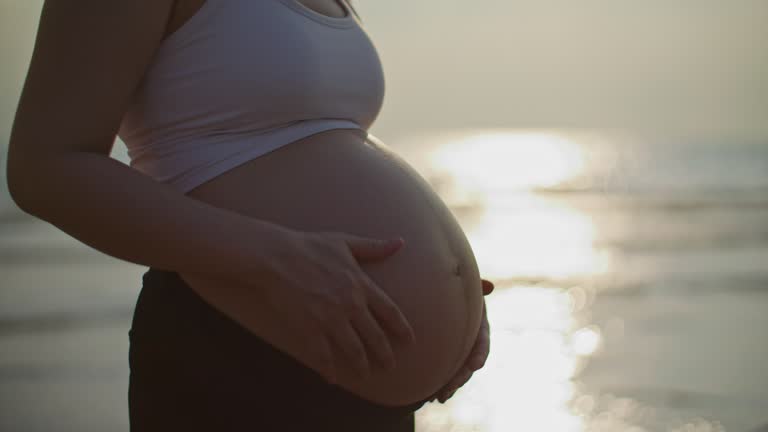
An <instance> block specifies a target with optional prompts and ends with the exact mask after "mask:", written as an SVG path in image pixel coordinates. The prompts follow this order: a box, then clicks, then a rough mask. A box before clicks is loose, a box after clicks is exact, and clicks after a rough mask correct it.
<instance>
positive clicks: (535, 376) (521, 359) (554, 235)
mask: <svg viewBox="0 0 768 432" xmlns="http://www.w3.org/2000/svg"><path fill="white" fill-rule="evenodd" d="M431 164H432V166H431V167H430V169H431V172H434V173H438V175H439V174H442V175H444V176H445V175H447V176H449V177H450V181H451V184H452V187H453V189H452V190H451V191H450V193H452V194H456V195H457V196H463V197H467V196H469V197H471V198H472V199H471V201H472V202H473V203H474V204H475V205H479V206H480V207H481V208H482V209H481V215H480V216H478V217H475V218H473V219H472V220H471V221H469V220H462V218H461V217H459V220H460V222H461V223H462V227H463V228H464V230H465V233H466V235H467V237H468V238H469V240H470V242H471V244H472V247H473V250H474V252H475V256H476V258H477V261H478V264H479V266H480V270H481V274H482V276H483V277H484V278H487V279H491V280H493V281H494V282H495V283H496V287H497V290H496V291H495V292H494V293H493V294H492V295H491V296H489V297H487V298H486V304H487V307H488V317H489V321H490V326H491V340H492V342H491V355H490V356H489V358H488V360H487V362H486V364H485V366H484V367H483V369H481V370H480V371H477V372H476V373H475V374H474V376H473V377H472V379H471V380H470V381H469V382H468V383H467V384H465V385H464V387H462V388H461V389H460V390H459V391H458V392H456V394H454V396H453V398H452V399H450V400H449V401H448V402H447V403H446V404H444V405H443V404H438V403H431V404H427V405H426V406H425V407H424V408H422V409H421V410H420V411H419V412H418V413H417V428H418V430H419V431H422V432H430V431H433V432H437V431H448V430H450V431H463V430H467V431H470V430H478V431H488V432H509V431H556V432H569V431H574V432H576V431H585V430H587V429H586V426H585V424H586V423H585V422H586V420H585V417H584V416H585V415H586V414H588V413H587V412H584V406H585V403H584V400H583V399H579V396H580V395H579V394H578V393H577V385H576V383H575V377H576V376H577V374H578V373H579V371H580V370H581V368H583V366H584V363H585V362H586V361H587V360H588V358H589V356H591V355H593V354H594V353H595V352H596V351H598V350H599V347H600V346H601V343H602V333H601V331H600V329H599V328H598V327H597V326H595V325H591V324H590V323H589V322H586V321H585V318H584V317H585V316H587V315H585V314H584V313H583V312H584V311H585V310H586V309H588V307H589V305H590V301H589V300H590V298H591V296H592V295H593V293H592V292H591V291H590V289H589V287H582V286H575V285H573V286H571V285H568V282H567V281H572V280H574V278H576V277H579V278H581V280H583V278H584V277H589V276H593V275H598V274H601V273H603V272H605V271H607V268H608V267H609V262H608V257H607V256H605V255H604V254H601V253H600V251H598V250H596V248H595V247H594V239H595V226H594V223H593V222H592V220H591V219H590V218H589V215H587V214H585V213H582V212H580V211H578V210H576V209H573V208H570V207H568V206H567V205H565V204H563V203H561V202H558V201H556V200H552V199H548V198H546V197H543V196H540V195H537V194H536V193H534V192H533V190H534V189H536V188H538V187H552V186H556V185H558V184H559V183H561V182H565V181H568V180H569V179H572V178H573V177H574V176H577V175H579V173H580V172H581V171H582V169H583V164H584V161H583V157H582V156H581V152H580V148H579V146H578V145H577V144H576V143H574V142H573V141H570V140H568V139H567V138H565V137H563V136H558V135H556V134H544V133H522V134H520V133H504V132H498V131H496V132H488V133H479V134H473V135H469V136H464V137H460V138H458V139H456V140H453V141H450V142H448V143H446V144H445V145H444V146H442V147H441V148H439V149H436V151H434V152H433V153H432V157H431ZM450 201H451V200H450V198H449V197H446V202H450ZM525 280H536V281H539V282H541V281H546V282H547V284H548V287H543V286H541V285H531V284H530V283H527V284H526V283H524V282H523V281H525ZM577 400H581V402H580V405H574V401H577Z"/></svg>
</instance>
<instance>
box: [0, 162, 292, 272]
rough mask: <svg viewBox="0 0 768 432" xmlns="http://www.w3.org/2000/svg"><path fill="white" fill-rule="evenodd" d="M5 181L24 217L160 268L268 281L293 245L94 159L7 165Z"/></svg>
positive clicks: (283, 233) (275, 229) (282, 234)
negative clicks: (261, 278)
mask: <svg viewBox="0 0 768 432" xmlns="http://www.w3.org/2000/svg"><path fill="white" fill-rule="evenodd" d="M11 174H13V175H11ZM8 183H9V189H10V190H11V194H12V197H13V199H14V201H15V202H16V203H17V205H19V207H20V208H21V209H22V210H24V211H25V212H27V213H29V214H31V215H33V216H36V217H38V218H40V219H42V220H45V221H47V222H49V223H51V224H53V225H55V226H56V227H58V228H59V229H61V230H62V231H64V232H66V233H67V234H69V235H71V236H72V237H74V238H76V239H78V240H79V241H81V242H83V243H85V244H87V245H88V246H91V247H93V248H94V249H97V250H99V251H101V252H103V253H105V254H107V255H111V256H113V257H115V258H119V259H122V260H125V261H130V262H132V263H135V264H139V265H145V266H151V267H156V268H159V269H164V270H171V271H177V272H184V273H197V274H200V275H206V276H210V277H217V278H223V279H232V280H235V279H237V277H239V276H242V275H246V274H247V275H249V277H259V276H260V275H262V276H263V277H267V278H268V277H271V276H273V275H274V274H275V273H274V272H273V270H274V269H275V267H274V266H275V265H276V264H278V262H279V257H280V256H281V252H282V251H285V250H287V249H288V248H291V247H292V246H293V244H292V242H294V241H295V240H296V236H295V234H296V231H293V230H291V229H289V228H287V227H283V226H280V225H277V224H273V223H269V222H266V221H262V220H258V219H254V218H250V217H247V216H244V215H241V214H238V213H236V212H233V211H230V210H226V209H221V208H218V207H214V206H212V205H209V204H207V203H204V202H202V201H198V200H195V199H193V198H190V197H187V196H185V195H183V194H181V193H179V192H178V191H176V190H174V189H173V188H172V187H170V186H168V185H165V184H162V183H159V182H157V181H155V180H153V179H151V178H150V177H147V176H145V175H143V174H141V173H139V172H137V171H135V170H133V169H131V168H130V167H128V166H126V165H125V164H123V163H121V162H119V161H117V160H115V159H112V158H109V157H107V156H105V155H102V154H99V153H89V152H71V153H67V154H62V155H59V156H51V157H49V158H47V159H46V160H45V161H43V160H38V161H35V162H25V163H24V164H23V166H19V165H16V166H14V167H13V170H11V167H9V171H8Z"/></svg>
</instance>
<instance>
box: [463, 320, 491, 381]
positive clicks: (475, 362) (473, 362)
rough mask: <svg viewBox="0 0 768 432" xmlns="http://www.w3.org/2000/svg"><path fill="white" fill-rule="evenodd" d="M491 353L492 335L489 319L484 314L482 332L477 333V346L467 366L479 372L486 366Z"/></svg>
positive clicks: (481, 325) (474, 347) (473, 349)
mask: <svg viewBox="0 0 768 432" xmlns="http://www.w3.org/2000/svg"><path fill="white" fill-rule="evenodd" d="M490 351H491V334H490V328H489V325H488V319H487V317H486V316H485V314H483V320H482V321H481V323H480V331H479V332H478V333H477V339H476V340H475V345H474V346H473V347H472V351H471V353H470V355H469V358H468V360H467V366H469V367H470V368H471V369H473V370H478V369H480V368H482V367H483V366H485V361H486V360H487V359H488V354H489V353H490Z"/></svg>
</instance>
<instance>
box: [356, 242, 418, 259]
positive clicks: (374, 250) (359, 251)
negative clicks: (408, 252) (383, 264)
mask: <svg viewBox="0 0 768 432" xmlns="http://www.w3.org/2000/svg"><path fill="white" fill-rule="evenodd" d="M403 244H405V240H404V239H403V238H402V237H397V238H392V239H373V238H365V237H353V238H350V239H348V240H347V245H349V250H350V251H351V252H352V255H354V256H355V258H357V259H359V260H376V259H383V258H386V257H388V256H390V255H392V254H393V253H395V252H396V251H397V250H398V249H400V247H401V246H402V245H403Z"/></svg>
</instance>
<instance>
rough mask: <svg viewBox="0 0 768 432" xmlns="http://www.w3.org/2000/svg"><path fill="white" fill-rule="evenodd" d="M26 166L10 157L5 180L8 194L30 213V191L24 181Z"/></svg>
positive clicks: (15, 202)
mask: <svg viewBox="0 0 768 432" xmlns="http://www.w3.org/2000/svg"><path fill="white" fill-rule="evenodd" d="M23 174H24V167H23V166H20V164H19V163H18V162H15V161H13V159H12V158H10V157H9V158H8V160H7V164H6V167H5V180H6V184H7V185H8V194H9V195H10V196H11V200H13V202H14V204H16V206H17V207H18V208H20V209H21V210H23V211H24V212H26V213H30V210H29V202H30V198H29V191H28V188H26V187H25V186H26V185H25V183H26V182H25V181H24V176H23Z"/></svg>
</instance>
